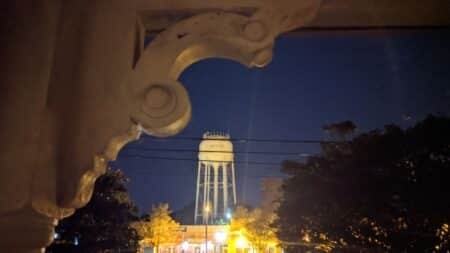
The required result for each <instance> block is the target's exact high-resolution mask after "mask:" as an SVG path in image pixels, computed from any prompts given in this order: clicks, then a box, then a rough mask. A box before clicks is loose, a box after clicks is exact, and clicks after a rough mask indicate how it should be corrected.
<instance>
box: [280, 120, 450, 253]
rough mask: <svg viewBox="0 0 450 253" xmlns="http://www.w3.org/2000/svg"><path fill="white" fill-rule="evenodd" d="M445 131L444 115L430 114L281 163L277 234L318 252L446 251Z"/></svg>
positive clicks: (448, 124)
mask: <svg viewBox="0 0 450 253" xmlns="http://www.w3.org/2000/svg"><path fill="white" fill-rule="evenodd" d="M449 133H450V119H449V118H446V117H443V116H429V117H427V118H426V119H425V120H423V121H422V122H419V123H418V124H417V125H415V126H414V127H411V128H409V129H406V130H403V129H401V128H399V127H397V126H394V125H388V126H386V127H385V128H384V130H383V131H378V130H377V131H371V132H369V133H365V134H362V135H360V136H358V137H356V138H354V139H353V140H352V141H351V142H347V143H339V144H336V143H334V144H323V146H322V153H321V154H320V155H316V156H313V157H310V158H309V159H308V160H307V161H306V162H305V163H297V162H292V161H288V162H285V163H284V164H283V168H282V170H283V171H284V172H285V173H287V174H289V175H290V177H289V178H288V179H286V180H285V182H284V183H283V186H282V189H283V200H282V201H281V204H280V207H279V209H278V211H277V213H278V217H279V218H278V219H277V221H276V224H277V227H278V228H279V231H278V235H279V237H280V238H281V239H282V240H284V241H288V242H297V243H298V244H301V243H305V242H307V243H310V244H309V246H310V247H316V248H321V249H322V250H324V251H332V250H333V249H336V251H337V252H343V251H345V250H348V251H351V250H354V251H358V252H362V251H364V250H367V251H370V252H448V251H449V250H450V249H449V247H450V244H449V241H450V240H449V239H450V235H449V232H448V224H449V219H450V203H449V200H450V199H449V196H450V187H448V180H449V178H450V134H449ZM297 249H298V248H297Z"/></svg>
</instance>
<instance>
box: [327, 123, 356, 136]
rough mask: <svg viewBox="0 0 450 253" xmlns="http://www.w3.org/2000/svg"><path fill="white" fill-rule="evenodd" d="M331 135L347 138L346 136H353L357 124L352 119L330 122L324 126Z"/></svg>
mask: <svg viewBox="0 0 450 253" xmlns="http://www.w3.org/2000/svg"><path fill="white" fill-rule="evenodd" d="M322 129H323V130H325V131H326V132H327V133H329V134H330V135H331V136H337V137H340V138H342V139H343V138H345V137H346V136H351V135H352V134H353V133H354V132H355V130H356V125H355V123H353V122H352V121H350V120H346V121H342V122H337V123H333V124H328V125H325V126H323V127H322Z"/></svg>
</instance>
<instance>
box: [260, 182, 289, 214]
mask: <svg viewBox="0 0 450 253" xmlns="http://www.w3.org/2000/svg"><path fill="white" fill-rule="evenodd" d="M282 183H283V180H282V179H281V178H277V177H268V178H264V179H263V180H262V181H261V205H260V207H261V209H262V210H263V211H264V212H266V213H273V212H275V210H276V209H277V208H278V206H279V201H280V199H281V198H282V192H281V185H282Z"/></svg>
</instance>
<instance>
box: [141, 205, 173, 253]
mask: <svg viewBox="0 0 450 253" xmlns="http://www.w3.org/2000/svg"><path fill="white" fill-rule="evenodd" d="M144 217H145V218H144V219H143V220H142V221H140V222H138V223H137V224H136V225H135V227H136V229H137V230H138V231H139V235H140V236H141V237H142V238H143V241H142V243H143V244H144V245H151V246H153V247H155V248H156V249H157V251H156V252H159V247H160V246H161V245H163V244H167V243H178V241H177V238H178V237H177V235H178V231H177V230H178V229H179V227H180V224H179V223H178V222H176V221H175V220H173V219H172V217H171V216H170V210H169V205H168V204H167V203H163V204H159V205H158V206H156V207H152V212H151V213H150V215H146V216H144Z"/></svg>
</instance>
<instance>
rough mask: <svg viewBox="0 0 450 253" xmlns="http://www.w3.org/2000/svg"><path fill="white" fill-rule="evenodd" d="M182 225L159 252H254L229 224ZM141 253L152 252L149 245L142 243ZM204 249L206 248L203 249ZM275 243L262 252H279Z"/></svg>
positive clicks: (279, 249) (245, 239) (238, 232)
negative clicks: (231, 229)
mask: <svg viewBox="0 0 450 253" xmlns="http://www.w3.org/2000/svg"><path fill="white" fill-rule="evenodd" d="M207 230H208V231H207V233H206V224H205V225H188V226H182V227H181V229H180V232H179V235H178V236H177V237H176V238H174V241H173V242H171V243H166V244H163V245H161V246H160V249H159V253H256V251H255V249H254V248H252V246H251V244H250V243H249V241H248V240H247V238H245V237H244V236H242V234H241V233H240V231H230V226H229V225H208V228H207ZM142 246H143V249H142V250H141V252H143V253H153V252H154V249H153V247H151V246H150V245H142ZM205 249H207V250H206V251H205ZM281 251H282V250H281V248H280V247H279V245H277V244H275V243H274V244H272V245H270V246H269V247H267V249H265V251H264V252H258V253H281Z"/></svg>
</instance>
